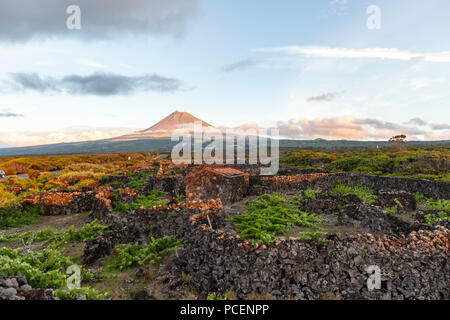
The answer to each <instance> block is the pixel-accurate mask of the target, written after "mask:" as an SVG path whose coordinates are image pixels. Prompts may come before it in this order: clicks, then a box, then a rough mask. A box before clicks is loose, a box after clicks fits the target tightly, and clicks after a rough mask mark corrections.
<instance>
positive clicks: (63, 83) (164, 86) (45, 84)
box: [3, 73, 182, 96]
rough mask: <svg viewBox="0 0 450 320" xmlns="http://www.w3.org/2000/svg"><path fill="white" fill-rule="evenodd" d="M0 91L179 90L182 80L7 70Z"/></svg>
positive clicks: (106, 93) (94, 92)
mask: <svg viewBox="0 0 450 320" xmlns="http://www.w3.org/2000/svg"><path fill="white" fill-rule="evenodd" d="M9 77H10V80H9V81H5V82H4V84H5V86H4V87H3V91H4V92H5V91H6V92H15V91H27V90H32V91H38V92H41V93H62V92H66V93H69V94H74V95H98V96H113V95H129V94H132V93H135V92H146V91H156V92H170V91H178V90H180V89H181V86H182V83H181V82H180V81H179V80H177V79H173V78H166V77H162V76H160V75H157V74H146V75H141V76H134V77H129V76H124V75H119V74H113V73H94V74H92V75H87V76H80V75H68V76H65V77H63V78H53V77H41V76H39V75H38V74H36V73H10V74H9Z"/></svg>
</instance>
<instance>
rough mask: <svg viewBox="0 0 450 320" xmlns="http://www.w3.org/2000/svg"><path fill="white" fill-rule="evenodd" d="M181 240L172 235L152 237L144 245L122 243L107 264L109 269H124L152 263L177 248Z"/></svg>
mask: <svg viewBox="0 0 450 320" xmlns="http://www.w3.org/2000/svg"><path fill="white" fill-rule="evenodd" d="M182 243H183V240H177V239H175V238H173V237H163V238H158V239H155V238H152V240H151V242H150V243H149V244H146V245H139V244H137V243H136V244H123V245H120V246H119V248H118V249H117V251H118V254H117V256H116V257H114V258H113V259H112V261H111V262H110V263H109V264H108V266H107V269H110V270H120V271H122V270H126V269H129V268H132V267H136V266H142V265H146V264H154V263H157V262H159V261H161V260H162V259H163V258H164V256H165V255H166V254H168V253H170V252H173V251H175V250H177V249H178V246H179V245H181V244H182Z"/></svg>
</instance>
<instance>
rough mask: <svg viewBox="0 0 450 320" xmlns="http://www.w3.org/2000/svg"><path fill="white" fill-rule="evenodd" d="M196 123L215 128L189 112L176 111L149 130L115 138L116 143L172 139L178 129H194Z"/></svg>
mask: <svg viewBox="0 0 450 320" xmlns="http://www.w3.org/2000/svg"><path fill="white" fill-rule="evenodd" d="M195 122H200V123H201V124H202V126H203V127H209V128H214V126H212V125H210V124H209V123H207V122H205V121H203V120H200V119H199V118H197V117H194V116H193V115H192V114H190V113H189V112H180V111H175V112H173V113H171V114H169V115H168V116H167V117H165V118H164V119H162V120H161V121H159V122H158V123H156V124H155V125H153V126H151V127H150V128H148V129H145V130H141V131H136V132H135V133H132V134H129V135H125V136H121V137H117V138H114V139H112V140H115V141H126V140H130V141H131V140H141V139H160V138H170V137H171V136H172V133H173V132H174V131H175V130H177V129H182V128H189V127H192V126H193V124H194V123H195Z"/></svg>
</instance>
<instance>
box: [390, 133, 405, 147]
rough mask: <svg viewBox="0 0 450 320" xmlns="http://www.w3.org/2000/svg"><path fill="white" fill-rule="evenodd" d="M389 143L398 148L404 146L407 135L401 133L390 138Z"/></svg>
mask: <svg viewBox="0 0 450 320" xmlns="http://www.w3.org/2000/svg"><path fill="white" fill-rule="evenodd" d="M389 143H390V144H391V145H393V146H396V147H398V148H403V147H404V146H405V143H406V135H404V134H399V135H396V136H393V137H392V138H390V139H389Z"/></svg>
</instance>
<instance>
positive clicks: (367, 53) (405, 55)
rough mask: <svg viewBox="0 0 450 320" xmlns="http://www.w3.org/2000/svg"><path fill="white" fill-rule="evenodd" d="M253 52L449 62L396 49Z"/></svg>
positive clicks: (438, 55) (442, 56)
mask: <svg viewBox="0 0 450 320" xmlns="http://www.w3.org/2000/svg"><path fill="white" fill-rule="evenodd" d="M253 51H255V52H268V53H284V54H296V55H302V56H307V57H319V58H335V59H389V60H401V61H426V62H450V52H448V51H443V52H435V53H414V52H409V51H406V50H400V49H397V48H364V49H351V48H331V47H324V46H286V47H269V48H256V49H253Z"/></svg>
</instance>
